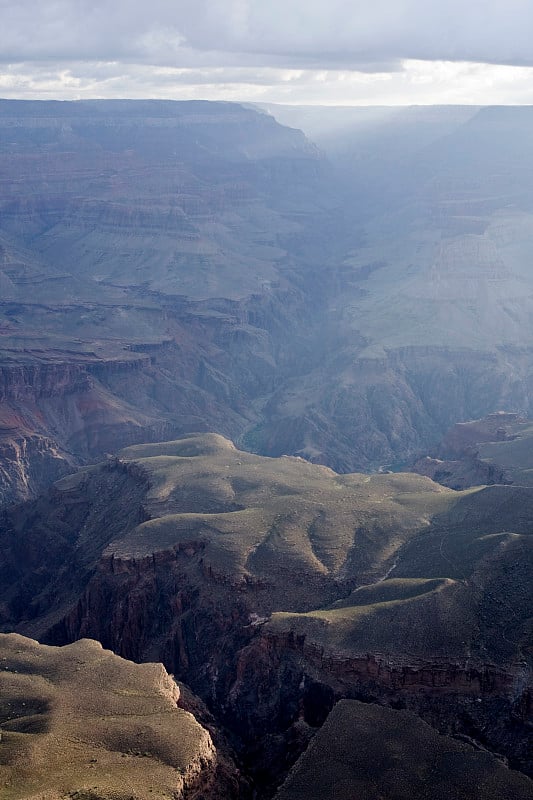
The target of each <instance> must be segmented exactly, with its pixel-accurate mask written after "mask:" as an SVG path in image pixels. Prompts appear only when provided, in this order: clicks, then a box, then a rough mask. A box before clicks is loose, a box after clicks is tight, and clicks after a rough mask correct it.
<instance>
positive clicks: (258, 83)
mask: <svg viewBox="0 0 533 800" xmlns="http://www.w3.org/2000/svg"><path fill="white" fill-rule="evenodd" d="M0 97H5V98H36V99H81V98H89V97H95V98H96V97H131V98H141V97H143V98H145V97H160V98H172V99H193V98H204V99H208V100H240V101H252V102H268V103H289V104H304V105H308V104H321V105H405V104H428V103H429V104H432V103H438V104H444V103H446V104H447V103H452V104H455V103H460V104H474V105H483V104H500V103H503V104H514V103H516V104H533V0H446V2H444V1H443V0H364V1H363V0H150V2H147V0H113V2H111V0H90V1H88V0H17V2H14V0H0Z"/></svg>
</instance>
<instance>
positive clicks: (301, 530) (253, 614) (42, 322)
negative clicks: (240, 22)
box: [0, 100, 533, 800]
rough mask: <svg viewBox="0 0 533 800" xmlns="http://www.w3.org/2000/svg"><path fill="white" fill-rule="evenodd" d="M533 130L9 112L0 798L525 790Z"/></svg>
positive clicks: (2, 134)
mask: <svg viewBox="0 0 533 800" xmlns="http://www.w3.org/2000/svg"><path fill="white" fill-rule="evenodd" d="M288 125H290V126H296V127H288ZM532 125H533V116H532V112H531V109H528V108H520V109H516V108H512V107H508V108H494V109H486V108H473V107H472V108H466V107H465V108H453V107H449V108H445V107H442V108H427V109H423V108H412V109H374V110H370V109H353V110H346V109H345V110H342V109H331V110H330V111H329V112H328V114H325V113H324V110H322V111H321V112H314V111H313V110H311V109H305V108H292V109H291V108H277V107H272V108H268V109H261V108H259V107H252V106H243V105H239V104H236V103H208V102H198V101H193V102H181V103H177V102H170V101H155V100H154V101H126V100H124V101H78V102H63V103H55V102H44V103H43V102H37V101H35V102H34V101H26V102H22V101H4V100H2V101H0V176H1V177H0V180H1V186H2V192H1V198H0V587H1V590H0V631H2V632H5V633H1V634H0V650H1V656H2V657H4V655H5V658H4V660H5V661H6V664H5V665H4V667H5V674H4V672H2V671H1V670H0V678H1V679H2V680H6V681H7V683H6V686H8V689H9V693H10V695H9V698H10V699H8V700H7V701H6V702H7V704H8V705H9V704H13V703H14V702H15V701H14V698H18V699H17V702H16V703H15V706H16V713H11V712H10V713H11V715H10V716H8V718H7V726H6V720H4V719H2V722H1V723H0V726H1V738H0V786H1V781H2V780H3V781H4V785H5V786H6V787H9V788H8V791H9V792H11V794H9V795H8V797H9V798H13V800H23V798H30V797H32V798H33V797H34V796H35V797H37V796H38V797H39V798H41V796H42V797H43V798H46V800H49V799H50V800H52V798H53V800H58V799H59V798H60V800H63V799H64V798H67V797H69V798H78V799H79V800H100V798H105V800H108V798H110V797H113V798H114V797H119V796H120V797H121V798H122V795H121V794H120V792H123V794H124V800H129V798H130V797H135V798H136V800H137V799H138V800H141V798H144V797H148V796H153V793H152V794H151V795H150V793H149V787H150V786H152V788H154V787H157V790H156V793H157V792H159V794H158V796H161V797H167V796H168V797H169V798H170V797H172V798H175V797H183V798H184V800H196V798H198V800H199V798H200V797H205V798H209V800H216V798H218V797H226V798H228V800H229V798H243V799H244V800H247V798H251V797H254V798H258V799H259V800H267V798H272V797H274V796H276V797H279V798H280V800H281V799H282V800H289V798H294V800H296V798H297V797H300V796H303V794H305V796H306V797H313V796H317V797H318V796H320V797H326V796H327V794H325V793H323V794H316V792H320V791H323V792H326V789H319V788H317V785H316V782H317V778H316V769H318V770H319V772H320V774H322V775H324V776H325V775H327V774H329V773H328V767H327V765H328V763H329V762H330V761H331V759H333V760H334V761H335V763H337V762H336V760H339V759H340V760H342V763H343V764H344V766H343V768H342V769H340V768H339V771H338V774H337V780H338V786H337V789H335V791H336V792H338V794H335V795H333V796H339V797H341V796H343V795H342V792H343V791H344V792H348V795H347V796H350V797H351V796H352V794H350V793H353V792H354V791H355V788H354V787H357V791H360V792H361V793H362V795H361V796H365V797H376V798H377V797H379V796H382V793H383V792H384V791H389V790H390V786H391V785H393V784H394V785H395V786H396V789H397V791H400V788H401V787H403V788H402V791H404V795H401V796H402V797H403V796H407V795H409V796H411V797H416V796H418V795H417V794H416V791H419V792H422V794H420V796H424V795H423V791H425V789H424V785H425V784H424V781H426V782H427V781H430V784H431V785H432V786H433V787H434V789H435V797H439V796H440V795H439V794H438V791H441V794H442V796H443V797H444V796H446V797H455V796H457V797H459V796H460V797H461V798H463V799H466V798H472V800H492V798H496V797H498V798H500V797H501V798H504V797H509V798H511V797H513V798H514V797H520V798H526V797H533V783H532V782H531V777H532V776H533V761H532V756H531V747H530V745H531V732H532V730H533V708H532V700H531V696H532V681H531V667H532V658H533V647H532V627H531V625H532V622H531V608H532V607H533V595H532V586H533V580H532V577H533V576H532V568H533V552H532V549H531V548H532V544H531V543H532V539H531V532H532V527H531V520H532V518H533V494H532V492H533V488H532V483H531V474H533V463H532V460H531V457H530V452H531V447H530V444H531V437H532V435H533V434H532V428H531V423H530V422H529V421H528V415H530V414H531V381H532V377H531V376H532V374H533V363H532V359H533V350H532V348H531V341H532V334H533V330H532V319H533V318H532V316H531V313H530V302H531V296H532V293H533V285H532V277H531V271H530V266H529V265H530V253H531V247H532V246H533V216H532V215H533V195H532V189H531V186H533V183H532V181H531V177H532V174H533V159H532V156H531V148H530V145H529V142H530V132H531V127H532ZM298 128H301V130H299V129H298ZM302 131H303V132H302ZM400 469H401V470H403V471H402V472H400V471H399V470H400ZM406 470H408V471H406ZM38 642H39V643H40V644H38ZM102 647H103V648H105V650H102ZM108 651H111V652H108ZM113 654H115V655H113ZM133 662H135V663H133ZM1 663H2V662H0V666H1ZM155 664H158V665H159V666H155ZM17 665H19V666H17ZM149 665H150V666H149ZM161 665H163V666H161ZM98 669H103V670H104V672H105V670H108V669H109V670H110V671H111V672H112V673H113V676H114V677H113V680H115V679H116V684H113V686H111V687H106V686H105V685H104V686H102V681H103V683H105V680H104V679H102V681H100V683H99V685H98V686H96V684H95V683H94V681H96V682H98V680H97V674H98V673H97V672H95V673H94V681H93V682H91V681H92V680H93V679H92V677H91V675H92V671H94V670H96V671H97V670H98ZM78 671H79V672H80V675H78V674H77V672H78ZM20 673H22V674H23V675H31V676H33V677H31V679H29V680H28V681H26V683H24V680H25V679H23V678H21V677H20ZM74 673H76V674H74ZM105 674H106V675H107V674H108V673H107V672H106V673H105ZM79 680H81V682H82V683H83V682H85V683H86V684H87V685H88V687H89V689H88V690H87V689H82V688H79V687H80V685H81V684H80V683H79ZM20 681H22V682H20ZM43 681H44V683H43ZM76 681H78V682H76ZM30 684H32V686H33V688H31V687H30ZM45 684H46V685H45ZM135 686H137V687H138V686H142V687H143V688H142V690H140V689H138V688H137V689H135V688H133V687H135ZM21 687H22V688H21ZM24 687H25V688H24ZM35 687H37V689H38V690H39V691H38V692H37V689H35ZM91 687H92V688H91ZM113 687H114V688H113ZM161 687H163V688H161ZM30 688H31V692H33V694H32V697H34V696H35V694H36V692H37V694H38V693H39V692H42V693H43V697H45V700H42V699H41V700H39V702H38V703H37V700H36V703H37V705H39V710H38V711H37V712H36V714H37V715H38V716H39V719H34V715H33V714H30V715H28V714H27V713H26V711H27V709H25V708H23V706H24V703H26V702H29V701H27V700H21V698H22V697H23V695H24V692H28V691H30ZM34 689H35V691H34ZM102 689H104V690H105V691H103V693H102V694H98V693H99V692H100V691H101V690H102ZM86 691H92V692H93V693H94V698H92V699H91V703H92V702H93V701H94V704H95V705H94V708H95V709H96V710H95V711H94V725H93V723H92V722H91V725H90V726H88V727H87V731H81V732H80V729H79V728H77V727H76V725H79V724H80V722H79V719H78V720H77V721H76V718H77V717H79V716H80V714H81V711H80V709H82V706H83V703H85V702H87V703H89V700H87V698H86V694H84V692H86ZM31 692H30V694H31ZM78 695H79V697H78ZM140 695H142V697H140ZM28 696H29V695H28ZM39 696H40V695H39ZM84 698H85V699H84ZM117 698H121V701H120V702H121V703H122V702H123V703H129V704H131V708H134V710H133V711H131V714H132V716H131V718H129V722H128V725H130V723H131V726H132V727H131V730H130V729H129V728H128V730H129V732H128V733H127V735H126V731H125V732H124V737H125V738H124V742H123V741H121V740H120V741H119V738H120V737H119V738H117V737H115V738H113V740H112V741H111V739H110V738H109V736H110V735H111V734H110V733H109V731H110V730H111V728H109V726H108V727H107V728H106V724H107V723H106V722H105V720H106V718H109V717H113V723H112V725H111V727H112V728H113V730H114V729H115V728H114V727H113V726H118V727H120V726H123V724H125V723H123V719H122V717H121V716H120V715H121V714H127V713H130V712H128V711H126V710H124V709H125V708H126V706H124V708H122V707H120V708H119V705H120V704H119V701H118V700H117ZM125 698H126V699H125ZM134 698H136V699H135V700H134ZM34 699H35V698H34ZM19 700H20V702H19ZM2 702H4V701H2ZM69 703H70V704H71V706H69V705H68V704H69ZM21 704H22V705H21ZM136 704H137V705H136ZM4 705H5V703H4ZM15 706H13V708H14V707H15ZM2 708H3V706H2ZM10 708H11V706H10ZM83 708H85V706H83ZM106 708H107V709H108V710H106ZM128 708H130V706H128ZM148 708H150V709H152V711H149V710H147V709H148ZM109 709H111V711H109ZM135 709H136V710H135ZM3 710H4V711H5V708H4V709H3ZM93 710H94V709H93ZM152 713H153V714H154V715H156V716H157V714H158V713H160V714H162V715H163V716H164V717H165V720H166V721H165V722H164V723H163V722H161V720H159V721H158V720H152V721H149V720H148V719H144V718H145V716H146V715H149V714H152ZM6 714H7V712H6ZM190 714H193V715H194V717H196V719H197V722H194V721H193V719H192V717H191V716H190ZM65 715H66V716H65ZM4 716H5V715H4ZM41 717H42V718H41ZM137 717H139V719H141V718H142V720H141V722H138V721H137ZM102 719H103V720H104V722H102ZM171 719H175V722H173V723H170V720H171ZM65 720H67V722H68V724H67V723H66V722H65ZM91 720H93V717H92V716H91ZM121 720H122V721H121ZM143 720H144V721H143ZM108 722H109V719H108ZM136 725H138V726H140V729H142V731H144V733H143V734H142V735H143V736H144V735H145V734H146V732H147V729H148V728H150V730H151V731H152V732H153V731H156V732H157V735H156V734H154V735H153V737H152V739H150V742H151V744H150V746H147V747H146V748H145V749H146V752H145V751H144V750H143V751H142V753H141V756H139V752H140V751H139V748H136V747H133V746H132V745H131V741H133V739H134V738H135V737H136V736H137V733H138V729H137V728H135V726H136ZM183 726H185V728H184V729H186V730H188V731H189V732H190V733H191V736H192V739H191V742H192V740H194V744H191V745H190V748H189V749H188V750H187V753H186V754H184V755H183V759H181V755H180V759H181V760H180V759H178V760H179V763H178V762H177V761H176V760H175V759H176V758H178V755H176V754H180V753H182V750H180V748H181V747H182V740H181V739H180V736H181V733H180V731H181V730H182V728H183ZM108 728H109V730H108ZM171 728H172V730H171ZM415 730H416V734H414V733H413V731H415ZM339 731H340V732H341V734H340V735H339V733H338V732H339ZM394 731H396V733H394ZM108 733H109V735H108ZM150 735H152V734H150ZM187 735H188V734H187ZM415 735H416V737H418V738H419V739H420V742H421V743H422V744H421V750H420V752H421V753H423V759H422V756H421V765H420V769H419V773H420V774H419V775H418V773H416V768H415V767H414V766H413V762H412V747H413V737H414V736H415ZM395 736H397V737H398V739H397V741H396V740H395V738H394V737H395ZM61 737H66V738H65V741H66V742H72V741H75V742H77V743H78V744H76V746H75V747H74V750H75V753H76V754H75V756H73V758H74V757H75V758H76V759H77V758H78V757H79V756H80V752H81V751H83V752H84V753H85V755H84V756H83V759H82V767H80V772H79V773H78V772H76V773H75V774H74V773H72V774H71V775H70V776H69V770H68V765H67V766H65V763H64V762H62V761H61V758H59V755H58V753H57V752H55V751H54V752H52V751H51V750H50V748H51V747H52V750H53V746H52V745H53V741H55V740H56V739H57V741H59V740H60V739H61ZM80 737H81V738H80ZM84 737H85V738H84ZM91 737H92V738H91ZM128 737H129V738H128ZM154 737H155V738H154ZM354 737H355V738H357V740H358V741H361V742H362V745H361V748H360V753H359V754H358V759H359V760H357V759H356V760H354V761H353V764H352V761H351V760H350V759H351V756H349V754H347V753H346V748H344V751H343V745H342V742H343V741H349V740H351V739H352V738H354ZM148 738H150V737H148ZM380 738H381V740H385V741H386V742H387V743H390V749H387V747H388V744H387V747H384V749H383V752H381V753H380V758H381V759H382V761H380V762H379V763H382V767H383V768H382V769H381V768H380V770H375V769H372V764H374V763H377V762H376V755H375V754H376V749H379V746H378V745H379V741H380ZM126 740H127V741H126ZM130 740H131V741H130ZM19 743H20V745H19ZM19 746H20V747H21V748H22V749H21V750H20V753H27V754H29V755H28V759H29V760H28V763H27V764H25V763H24V758H22V756H20V757H18V756H17V755H16V753H15V750H16V748H17V747H19ZM54 746H55V745H54ZM65 746H66V747H67V755H68V747H70V746H71V745H70V744H68V745H65ZM339 746H340V751H342V752H340V751H339ZM336 748H337V749H336ZM146 753H148V755H147V754H146ZM169 754H174V755H169ZM49 758H50V759H51V762H50V763H51V764H52V765H53V769H52V768H50V770H49V774H48V773H47V776H46V779H45V778H44V777H43V776H44V774H45V772H46V770H45V771H43V767H42V764H43V760H44V761H46V760H47V759H49ZM365 758H366V759H367V760H366V761H365ZM92 759H95V760H94V761H93V760H92ZM321 759H323V760H322V761H321ZM424 759H425V760H424ZM141 761H142V764H141V763H140V762H141ZM80 763H81V762H80ZM320 764H322V765H323V766H317V765H320ZM350 764H352V766H350ZM402 764H403V765H404V772H403V773H402V772H401V770H402ZM422 764H423V765H425V766H423V765H422ZM430 764H433V767H431V768H430V766H428V765H430ZM432 769H433V772H431V770H432ZM124 770H126V774H129V773H128V770H131V775H132V778H131V780H132V785H131V787H129V786H128V787H127V788H124V787H123V786H122V785H121V782H122V781H123V780H124V774H125V771H124ZM314 770H315V771H314ZM344 770H346V772H345V771H344ZM388 770H390V772H388ZM465 771H466V772H468V771H471V773H472V774H473V775H480V774H481V773H483V772H484V773H485V774H486V775H490V779H487V780H486V781H485V782H483V781H481V780H476V781H474V780H472V781H470V782H468V781H467V782H466V783H465V782H464V780H463V778H464V773H465ZM143 773H145V774H143ZM415 773H416V774H415ZM422 774H423V775H425V778H423V780H422V779H421V780H422V784H420V782H418V783H417V781H419V778H420V775H422ZM93 775H94V776H96V777H95V778H94V782H93V783H91V780H92V776H93ZM287 775H288V778H287ZM361 775H365V776H366V777H365V778H364V781H363V783H362V784H360V783H358V781H361V780H363V779H362V778H361V777H360V776H361ZM417 775H418V777H417ZM430 775H433V777H432V778H431V779H430ZM134 776H136V777H135V780H134ZM358 776H359V777H358ZM383 776H385V777H383ZM386 776H388V777H386ZM527 776H529V777H527ZM437 777H438V780H437ZM141 778H142V779H141ZM285 779H287V780H286V783H284V781H285ZM43 781H44V782H43ZM46 781H48V783H46ZM383 781H385V783H383ZM387 781H389V783H387ZM431 781H433V783H431ZM343 782H344V783H343ZM437 786H438V787H439V788H438V790H437ZM147 787H148V788H147ZM384 787H385V788H384ZM387 787H388V788H387ZM406 787H407V788H406ZM417 787H418V788H417ZM154 790H155V789H154ZM312 790H313V791H315V795H313V794H312ZM38 791H41V792H42V794H41V795H38V794H36V792H38ZM454 792H455V794H454ZM117 793H118V794H117ZM302 793H303V794H302ZM380 793H381V794H380ZM395 796H396V795H395ZM398 796H400V795H398Z"/></svg>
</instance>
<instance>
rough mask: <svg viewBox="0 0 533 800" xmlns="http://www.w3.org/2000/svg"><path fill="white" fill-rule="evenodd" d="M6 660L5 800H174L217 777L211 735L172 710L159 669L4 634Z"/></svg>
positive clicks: (1, 757)
mask: <svg viewBox="0 0 533 800" xmlns="http://www.w3.org/2000/svg"><path fill="white" fill-rule="evenodd" d="M0 659H1V662H0V663H1V665H2V669H1V671H0V716H1V725H2V738H1V740H0V786H1V787H2V789H1V795H2V798H3V800H26V798H28V799H29V798H36V797H39V798H43V800H44V799H45V800H59V798H65V797H73V798H77V797H80V798H82V797H83V798H89V797H90V798H99V799H100V800H126V798H128V800H129V798H130V797H133V796H134V797H136V798H139V800H147V798H149V797H158V798H162V799H163V798H168V800H175V798H181V797H182V796H183V793H184V790H185V789H186V788H187V787H188V786H189V785H190V784H192V783H193V782H194V780H195V779H197V778H200V779H201V772H202V770H206V771H209V770H212V769H214V762H215V758H216V753H215V750H214V747H213V744H212V742H211V738H210V736H209V733H208V732H207V731H206V730H205V729H204V728H202V727H201V726H200V725H199V724H198V723H197V722H196V720H195V719H194V717H193V716H192V715H191V714H189V713H187V712H186V711H183V710H182V709H179V708H177V707H176V702H177V700H178V698H179V689H178V687H177V685H176V684H175V683H174V681H173V680H172V678H171V677H170V676H169V675H168V674H167V673H166V671H165V669H164V668H163V666H162V665H161V664H132V663H131V662H128V661H124V660H123V659H121V658H119V657H118V656H115V655H114V654H113V653H111V652H109V651H108V650H103V649H102V647H101V645H100V644H98V643H97V642H93V641H90V640H87V639H85V640H81V641H79V642H76V643H75V644H72V645H69V646H67V647H62V648H58V647H46V646H44V645H40V644H38V643H37V642H35V641H33V640H32V639H26V638H25V637H22V636H18V635H16V634H9V635H4V634H0Z"/></svg>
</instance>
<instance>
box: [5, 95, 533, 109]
mask: <svg viewBox="0 0 533 800" xmlns="http://www.w3.org/2000/svg"><path fill="white" fill-rule="evenodd" d="M109 101H111V102H113V101H117V102H120V101H124V102H139V103H143V102H147V103H151V102H153V103H157V102H161V103H195V102H198V103H227V104H230V105H231V104H235V105H243V106H256V107H259V108H260V107H266V106H284V107H287V108H290V107H297V108H337V109H352V108H373V109H379V108H383V109H385V108H387V109H388V108H533V101H532V102H528V103H526V102H524V103H510V102H509V103H504V102H502V103H473V102H472V103H470V102H465V103H439V102H435V103H431V102H427V103H379V104H377V103H325V102H322V103H298V102H297V101H293V102H278V101H270V100H249V99H241V100H238V99H235V100H225V99H217V98H210V97H192V98H191V97H183V98H180V97H154V96H151V97H150V96H148V95H147V96H143V97H128V96H125V95H116V96H113V97H3V96H0V103H4V102H18V103H21V102H26V103H36V102H41V103H93V102H109Z"/></svg>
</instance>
